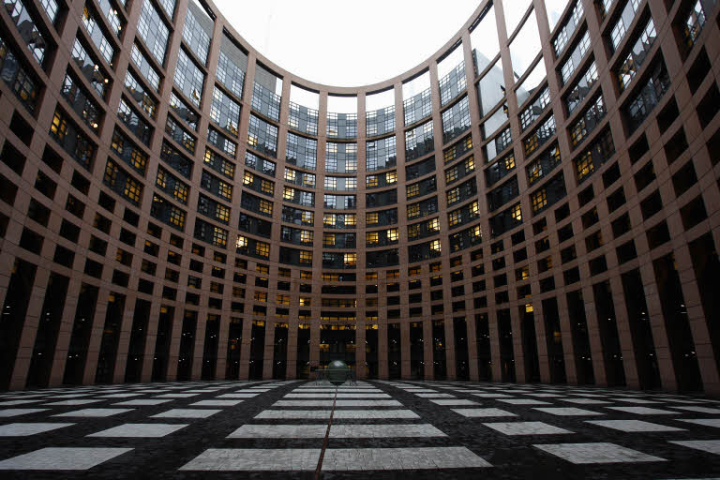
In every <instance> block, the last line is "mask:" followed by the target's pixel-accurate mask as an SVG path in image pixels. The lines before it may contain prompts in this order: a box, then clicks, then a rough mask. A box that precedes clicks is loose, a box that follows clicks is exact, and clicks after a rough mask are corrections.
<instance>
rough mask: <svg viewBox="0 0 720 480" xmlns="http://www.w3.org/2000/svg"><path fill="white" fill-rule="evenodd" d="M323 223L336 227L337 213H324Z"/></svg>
mask: <svg viewBox="0 0 720 480" xmlns="http://www.w3.org/2000/svg"><path fill="white" fill-rule="evenodd" d="M323 225H325V226H326V227H334V226H335V214H334V213H325V214H323Z"/></svg>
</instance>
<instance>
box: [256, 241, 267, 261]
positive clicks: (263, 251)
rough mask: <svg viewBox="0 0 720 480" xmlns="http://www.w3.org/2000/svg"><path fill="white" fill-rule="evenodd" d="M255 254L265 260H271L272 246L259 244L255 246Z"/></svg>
mask: <svg viewBox="0 0 720 480" xmlns="http://www.w3.org/2000/svg"><path fill="white" fill-rule="evenodd" d="M255 254H256V255H258V256H260V257H263V258H269V257H270V245H268V244H267V243H264V242H257V243H256V245H255Z"/></svg>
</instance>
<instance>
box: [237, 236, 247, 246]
mask: <svg viewBox="0 0 720 480" xmlns="http://www.w3.org/2000/svg"><path fill="white" fill-rule="evenodd" d="M247 245H248V239H247V237H243V236H242V235H238V237H237V242H235V247H236V248H246V247H247Z"/></svg>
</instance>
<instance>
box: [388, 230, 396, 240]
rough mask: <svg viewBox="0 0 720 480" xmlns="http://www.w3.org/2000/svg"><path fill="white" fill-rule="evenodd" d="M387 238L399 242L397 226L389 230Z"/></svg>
mask: <svg viewBox="0 0 720 480" xmlns="http://www.w3.org/2000/svg"><path fill="white" fill-rule="evenodd" d="M387 239H388V242H397V241H398V229H397V228H391V229H390V230H388V231H387Z"/></svg>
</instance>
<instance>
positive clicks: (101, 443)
mask: <svg viewBox="0 0 720 480" xmlns="http://www.w3.org/2000/svg"><path fill="white" fill-rule="evenodd" d="M326 439H327V444H326V445H325V440H326ZM318 465H321V472H322V473H321V474H322V476H323V478H353V479H361V478H367V475H368V471H371V474H372V475H373V476H379V477H380V478H398V476H399V475H405V474H410V475H412V476H413V478H427V479H433V480H435V479H437V478H438V477H439V478H468V479H470V478H479V477H480V476H482V478H488V479H493V478H497V479H508V478H539V477H543V476H547V477H549V478H550V477H552V478H558V477H560V478H588V479H592V478H597V479H600V478H603V479H607V478H618V479H620V478H622V479H641V478H642V479H648V478H649V479H658V480H659V479H709V478H717V477H720V401H717V400H714V399H709V398H704V397H699V396H683V395H674V394H668V393H665V392H663V393H652V392H636V391H628V390H620V389H603V388H593V387H573V386H555V385H536V384H532V385H517V384H512V385H509V384H499V383H495V384H489V383H485V384H483V383H470V382H414V381H367V382H357V383H356V384H348V385H343V386H341V387H339V388H336V387H334V386H332V385H330V384H329V383H327V382H324V383H315V382H304V381H287V382H286V381H262V382H260V381H234V382H232V381H218V382H184V383H154V384H126V385H109V386H86V387H78V388H54V389H46V390H36V391H32V392H4V393H3V392H0V471H2V473H0V475H2V478H3V479H15V478H17V479H33V480H35V479H45V478H47V479H51V478H52V479H56V478H70V479H75V478H77V479H80V478H103V477H105V478H113V479H116V478H128V479H130V478H150V477H160V478H173V479H197V478H201V479H205V478H207V479H210V478H221V479H225V478H226V479H230V478H237V476H238V474H241V475H244V476H245V477H250V476H252V477H253V478H254V477H255V476H259V477H262V478H277V479H281V478H282V479H286V478H313V476H314V474H315V471H316V470H317V468H318ZM88 475H89V476H90V477H88Z"/></svg>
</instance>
